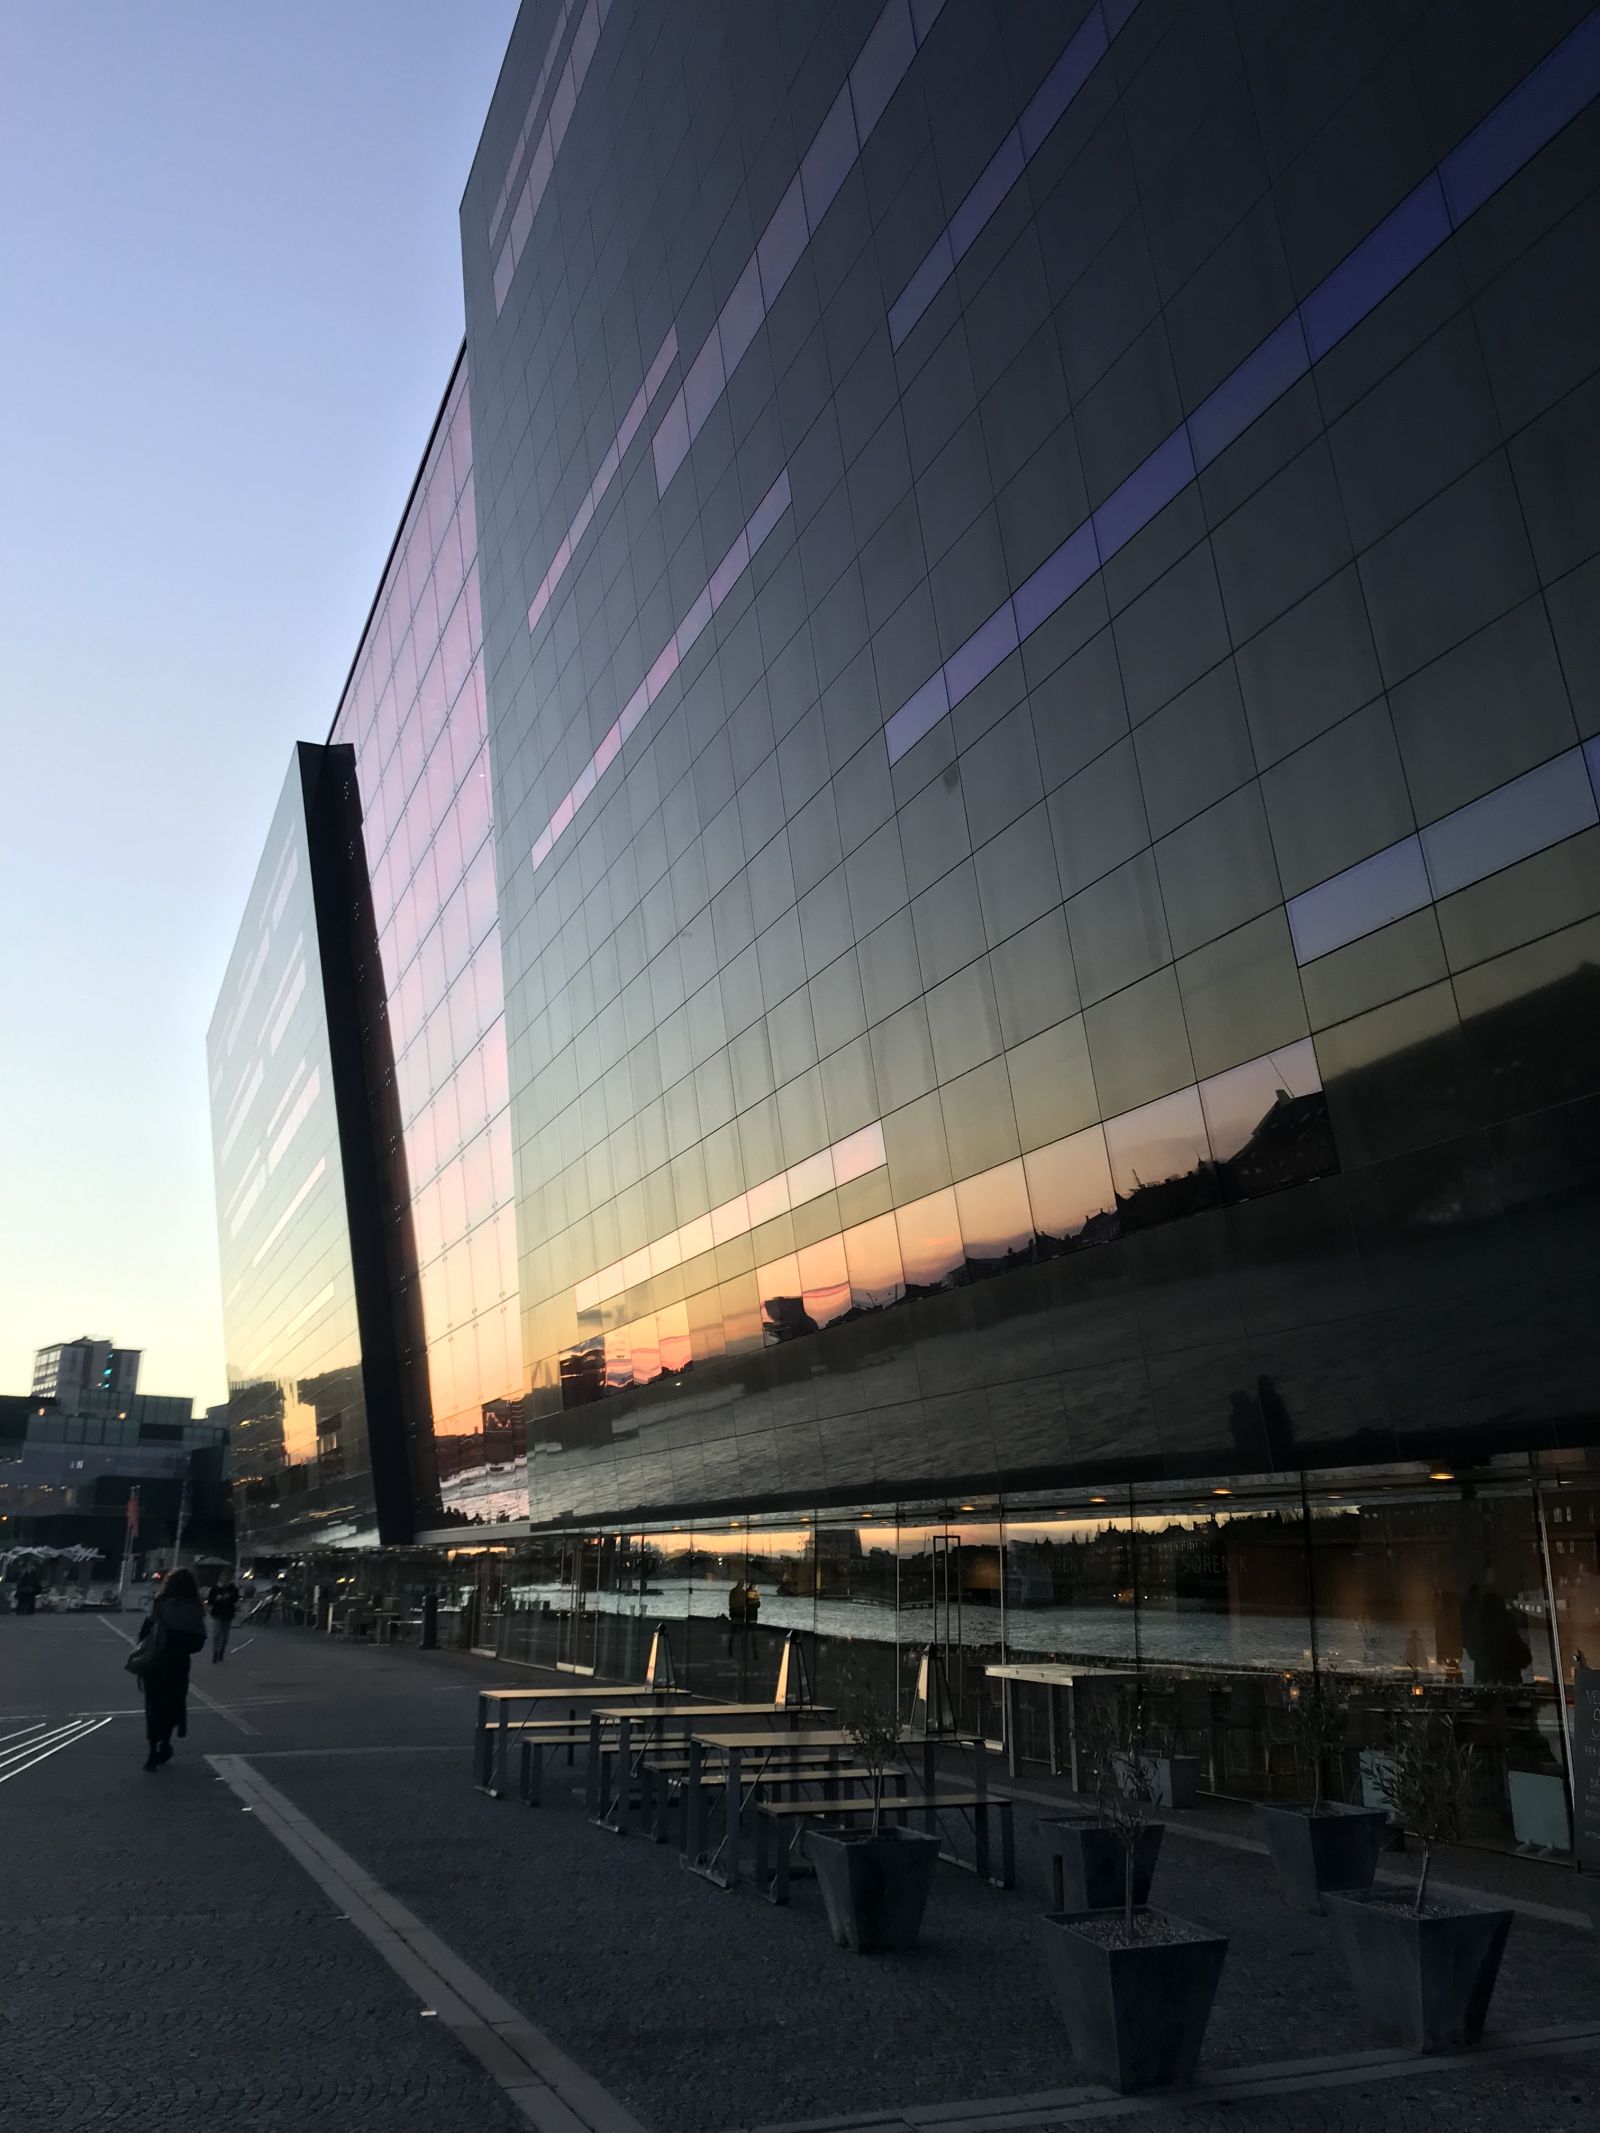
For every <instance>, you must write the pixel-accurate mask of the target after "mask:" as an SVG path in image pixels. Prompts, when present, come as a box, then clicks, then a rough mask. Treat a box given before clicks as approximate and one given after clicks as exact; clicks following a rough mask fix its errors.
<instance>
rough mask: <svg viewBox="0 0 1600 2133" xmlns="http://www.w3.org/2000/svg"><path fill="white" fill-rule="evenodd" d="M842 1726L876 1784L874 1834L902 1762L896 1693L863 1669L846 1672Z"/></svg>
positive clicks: (842, 1688)
mask: <svg viewBox="0 0 1600 2133" xmlns="http://www.w3.org/2000/svg"><path fill="white" fill-rule="evenodd" d="M839 1726H840V1730H841V1731H842V1732H843V1733H844V1735H845V1736H846V1738H847V1739H848V1740H849V1742H850V1745H851V1747H852V1748H853V1749H854V1750H855V1752H856V1756H857V1758H858V1760H859V1761H860V1764H861V1767H862V1769H863V1770H865V1771H866V1773H867V1775H868V1777H869V1778H870V1779H871V1781H872V1834H873V1835H874V1836H877V1835H878V1833H879V1831H880V1829H881V1828H882V1826H883V1787H884V1781H885V1779H886V1778H887V1777H888V1774H889V1772H890V1770H892V1769H893V1767H894V1765H895V1764H896V1763H897V1762H898V1761H899V1759H900V1714H899V1711H898V1709H897V1707H896V1703H895V1698H894V1695H893V1692H892V1691H885V1690H884V1689H883V1688H882V1687H881V1686H880V1685H879V1683H878V1682H877V1681H876V1680H875V1679H874V1678H873V1677H872V1676H871V1675H870V1674H867V1673H866V1672H864V1671H863V1670H862V1669H861V1668H860V1667H849V1668H847V1669H846V1671H845V1674H844V1678H843V1680H842V1681H841V1683H840V1688H839Z"/></svg>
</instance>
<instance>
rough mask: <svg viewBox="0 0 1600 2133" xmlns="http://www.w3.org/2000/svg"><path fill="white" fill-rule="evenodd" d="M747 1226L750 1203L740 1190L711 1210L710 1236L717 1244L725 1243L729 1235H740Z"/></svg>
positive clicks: (748, 1224) (748, 1223)
mask: <svg viewBox="0 0 1600 2133" xmlns="http://www.w3.org/2000/svg"><path fill="white" fill-rule="evenodd" d="M749 1227H750V1203H749V1200H748V1199H747V1198H746V1196H745V1195H744V1194H743V1193H742V1192H741V1193H738V1194H736V1195H735V1196H734V1198H733V1199H731V1200H724V1201H723V1203H722V1205H721V1206H720V1207H714V1208H712V1210H711V1236H712V1240H713V1242H715V1243H717V1244H726V1243H727V1241H728V1239H729V1238H730V1237H742V1236H743V1235H744V1234H745V1232H746V1230H748V1229H749Z"/></svg>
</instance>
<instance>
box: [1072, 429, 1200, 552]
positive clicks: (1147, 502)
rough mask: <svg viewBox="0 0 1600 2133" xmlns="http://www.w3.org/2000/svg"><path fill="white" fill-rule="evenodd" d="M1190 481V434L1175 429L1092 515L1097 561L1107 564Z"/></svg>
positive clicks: (1192, 475) (1192, 468) (1191, 470)
mask: <svg viewBox="0 0 1600 2133" xmlns="http://www.w3.org/2000/svg"><path fill="white" fill-rule="evenodd" d="M1193 480H1194V454H1193V452H1192V451H1191V450H1190V449H1189V432H1188V431H1187V430H1186V429H1181V428H1180V429H1175V430H1174V431H1173V433H1172V435H1171V436H1170V437H1168V438H1167V439H1166V441H1165V442H1164V443H1162V444H1158V445H1157V446H1156V448H1155V450H1154V451H1153V452H1152V453H1151V454H1150V457H1149V458H1148V459H1147V460H1145V461H1144V463H1143V464H1142V465H1141V466H1137V467H1135V468H1134V470H1133V472H1132V473H1131V474H1130V475H1129V476H1128V478H1127V480H1126V481H1125V482H1123V483H1122V485H1121V487H1120V488H1117V489H1113V490H1112V492H1111V494H1110V495H1109V496H1108V497H1107V498H1106V500H1105V502H1104V503H1103V504H1102V505H1101V506H1100V508H1099V510H1098V511H1097V512H1096V513H1095V515H1094V537H1095V541H1096V544H1097V545H1098V547H1099V550H1100V560H1101V561H1102V562H1103V563H1108V562H1109V561H1110V560H1111V558H1112V557H1113V556H1114V555H1115V554H1116V552H1117V550H1118V549H1119V548H1121V547H1123V546H1124V545H1125V544H1126V543H1127V542H1129V541H1131V540H1132V539H1133V536H1134V535H1135V534H1136V533H1138V532H1140V531H1141V530H1142V529H1143V528H1144V527H1146V526H1148V525H1149V523H1150V521H1151V520H1152V519H1153V518H1154V517H1155V515H1156V513H1157V512H1158V511H1160V510H1161V509H1163V508H1164V506H1166V505H1167V504H1170V503H1171V501H1172V499H1173V498H1174V497H1175V496H1176V495H1177V494H1178V492H1179V491H1180V490H1181V489H1185V488H1187V487H1188V485H1189V483H1190V482H1191V481H1193Z"/></svg>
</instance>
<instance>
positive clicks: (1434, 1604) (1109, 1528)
mask: <svg viewBox="0 0 1600 2133" xmlns="http://www.w3.org/2000/svg"><path fill="white" fill-rule="evenodd" d="M1541 1533H1542V1534H1543V1540H1541ZM504 1562H505V1565H506V1567H505V1570H504V1573H503V1576H502V1587H503V1595H504V1608H505V1612H504V1613H503V1614H502V1616H501V1617H500V1624H499V1637H498V1643H499V1649H500V1652H501V1654H502V1656H505V1657H509V1658H516V1659H520V1660H525V1661H528V1660H531V1661H535V1662H538V1663H542V1664H545V1665H556V1666H576V1667H579V1668H583V1669H593V1670H594V1671H595V1672H597V1673H599V1674H600V1675H602V1676H606V1675H611V1676H616V1677H618V1678H626V1677H633V1678H637V1677H638V1675H639V1674H640V1673H641V1672H642V1670H643V1668H644V1666H645V1664H646V1660H647V1657H648V1651H649V1644H650V1638H651V1636H652V1634H653V1632H654V1631H655V1630H656V1629H657V1628H664V1629H665V1630H666V1632H667V1636H668V1641H669V1643H670V1646H671V1650H672V1656H673V1661H674V1664H675V1667H676V1671H677V1677H678V1679H679V1681H680V1682H681V1683H683V1684H685V1685H686V1686H688V1687H690V1688H693V1689H694V1690H696V1691H698V1692H700V1693H702V1694H711V1695H716V1696H718V1697H719V1698H722V1697H726V1698H729V1699H738V1700H762V1699H765V1698H767V1697H769V1696H771V1695H773V1694H774V1693H775V1690H776V1687H777V1683H778V1679H779V1672H780V1668H781V1666H782V1663H783V1656H784V1649H785V1643H786V1640H787V1639H788V1638H789V1636H790V1633H791V1632H798V1633H799V1634H798V1636H797V1638H796V1640H795V1641H796V1643H797V1645H798V1647H799V1651H800V1654H801V1656H802V1657H803V1661H804V1666H805V1678H806V1680H807V1682H808V1683H809V1685H810V1687H811V1690H812V1692H813V1693H814V1694H815V1695H816V1696H817V1697H818V1698H819V1699H820V1700H823V1701H827V1702H837V1701H838V1699H839V1697H840V1695H841V1693H844V1692H846V1691H847V1690H848V1689H849V1688H850V1687H852V1686H855V1685H859V1684H861V1683H863V1682H865V1683H868V1684H870V1685H872V1686H873V1687H875V1688H876V1689H877V1690H878V1691H879V1692H880V1693H882V1694H886V1695H887V1694H890V1693H892V1694H894V1695H895V1696H896V1697H897V1700H898V1704H899V1709H900V1713H901V1717H902V1719H903V1720H906V1721H908V1722H909V1721H912V1720H914V1719H915V1717H916V1716H917V1714H916V1711H915V1708H914V1705H915V1697H916V1694H917V1689H918V1677H919V1671H920V1669H921V1666H922V1663H923V1661H924V1658H925V1657H929V1656H931V1658H932V1660H933V1661H934V1662H935V1675H934V1682H935V1686H936V1687H937V1686H938V1684H939V1682H940V1680H942V1682H943V1684H944V1686H945V1687H946V1688H947V1689H948V1693H949V1700H950V1708H951V1710H952V1711H953V1714H954V1717H955V1721H956V1724H957V1726H958V1728H959V1730H960V1731H961V1732H962V1733H963V1734H966V1735H981V1736H983V1737H985V1738H987V1739H988V1740H989V1741H990V1742H991V1743H992V1744H993V1745H994V1746H996V1747H997V1748H1001V1749H1003V1750H1004V1752H1005V1754H1006V1757H1007V1760H1008V1762H1009V1763H1010V1764H1011V1766H1012V1767H1013V1768H1014V1770H1015V1771H1016V1773H1017V1774H1018V1775H1020V1776H1022V1777H1023V1778H1026V1777H1027V1776H1028V1775H1029V1774H1030V1773H1031V1774H1034V1775H1065V1774H1066V1772H1067V1770H1068V1767H1069V1756H1068V1753H1067V1747H1068V1730H1069V1728H1068V1720H1067V1714H1066V1707H1065V1706H1064V1704H1063V1703H1062V1702H1061V1701H1060V1700H1059V1699H1060V1691H1059V1689H1052V1687H1051V1686H1050V1683H1049V1680H1048V1670H1049V1669H1052V1668H1056V1669H1060V1668H1077V1669H1080V1670H1081V1669H1097V1670H1100V1673H1099V1674H1098V1675H1091V1676H1090V1679H1089V1683H1088V1686H1087V1688H1085V1689H1082V1690H1080V1692H1079V1693H1080V1695H1086V1696H1088V1697H1089V1698H1090V1699H1091V1700H1092V1698H1093V1697H1094V1696H1095V1695H1096V1694H1098V1693H1101V1692H1103V1689H1104V1686H1105V1683H1106V1680H1107V1679H1108V1678H1121V1679H1125V1680H1126V1679H1136V1680H1137V1681H1138V1682H1139V1683H1140V1684H1141V1685H1142V1688H1143V1691H1144V1698H1143V1701H1144V1707H1145V1711H1146V1714H1147V1722H1148V1725H1149V1727H1150V1729H1151V1737H1152V1739H1153V1741H1154V1743H1155V1745H1156V1746H1157V1747H1158V1749H1159V1751H1160V1752H1162V1753H1174V1754H1178V1755H1183V1756H1187V1757H1190V1758H1192V1759H1193V1762H1194V1765H1195V1778H1196V1782H1197V1785H1198V1787H1199V1789H1200V1791H1201V1792H1202V1793H1207V1792H1210V1793H1215V1794H1219V1795H1223V1796H1226V1797H1231V1798H1235V1799H1246V1800H1249V1799H1295V1798H1301V1797H1305V1796H1307V1795H1308V1794H1309V1789H1310V1780H1311V1774H1310V1772H1309V1770H1308V1769H1306V1768H1304V1767H1302V1765H1301V1762H1300V1760H1299V1755H1298V1751H1297V1748H1296V1745H1295V1742H1294V1738H1293V1735H1292V1732H1291V1729H1290V1727H1289V1725H1288V1722H1287V1715H1286V1713H1287V1704H1288V1701H1289V1697H1290V1692H1291V1689H1293V1688H1294V1687H1295V1686H1296V1682H1297V1677H1304V1676H1305V1675H1308V1674H1312V1673H1315V1674H1316V1675H1318V1676H1320V1677H1321V1678H1322V1679H1324V1680H1325V1681H1327V1682H1328V1683H1329V1684H1330V1685H1332V1686H1333V1687H1335V1688H1336V1689H1337V1690H1338V1691H1339V1692H1340V1693H1341V1694H1342V1695H1343V1696H1344V1697H1345V1698H1346V1699H1347V1701H1348V1707H1349V1713H1350V1716H1349V1724H1348V1728H1347V1735H1346V1741H1345V1745H1344V1748H1343V1750H1342V1752H1341V1754H1340V1757H1339V1758H1338V1764H1337V1768H1336V1769H1334V1770H1332V1771H1330V1773H1329V1789H1330V1791H1331V1792H1332V1793H1334V1795H1335V1796H1341V1797H1344V1798H1346V1799H1349V1800H1365V1801H1366V1802H1367V1803H1368V1804H1379V1803H1380V1802H1381V1799H1382V1780H1383V1768H1384V1761H1385V1758H1386V1756H1387V1755H1388V1754H1389V1753H1390V1751H1391V1748H1392V1741H1393V1734H1394V1728H1395V1724H1396V1720H1397V1716H1398V1714H1399V1713H1400V1712H1402V1711H1405V1710H1409V1709H1412V1708H1414V1707H1415V1706H1417V1705H1418V1704H1419V1703H1425V1704H1426V1706H1427V1707H1428V1708H1429V1709H1439V1710H1447V1711H1450V1712H1452V1713H1453V1714H1454V1715H1455V1717H1456V1720H1457V1724H1458V1726H1459V1727H1460V1729H1461V1731H1462V1733H1463V1736H1464V1737H1465V1738H1466V1739H1467V1740H1468V1741H1469V1742H1470V1743H1471V1745H1472V1746H1473V1747H1474V1749H1475V1750H1476V1751H1477V1752H1476V1753H1475V1756H1474V1761H1473V1769H1474V1778H1473V1793H1472V1799H1471V1805H1470V1812H1469V1818H1468V1830H1467V1833H1468V1835H1469V1837H1471V1838H1473V1839H1475V1840H1478V1841H1483V1842H1489V1843H1507V1844H1509V1843H1520V1844H1527V1845H1537V1846H1539V1847H1541V1848H1544V1849H1547V1850H1549V1851H1551V1852H1553V1853H1557V1854H1559V1853H1561V1852H1563V1851H1565V1850H1566V1848H1567V1844H1568V1807H1567V1787H1566V1768H1567V1764H1566V1748H1565V1732H1564V1719H1563V1702H1562V1698H1561V1696H1559V1695H1558V1693H1557V1689H1556V1683H1557V1681H1558V1680H1564V1681H1565V1682H1566V1683H1567V1684H1568V1693H1569V1694H1570V1681H1571V1673H1572V1665H1573V1661H1574V1658H1575V1657H1577V1656H1581V1655H1583V1654H1588V1655H1589V1656H1591V1657H1592V1656H1594V1655H1597V1654H1600V1479H1597V1477H1596V1476H1595V1475H1593V1474H1591V1472H1590V1471H1589V1468H1588V1466H1587V1464H1586V1463H1585V1462H1584V1461H1583V1460H1582V1459H1581V1458H1574V1459H1572V1460H1569V1461H1568V1462H1566V1463H1565V1464H1554V1465H1549V1466H1547V1467H1545V1468H1544V1469H1543V1470H1538V1469H1535V1468H1534V1467H1532V1466H1530V1465H1529V1463H1528V1462H1527V1461H1525V1460H1508V1461H1505V1462H1502V1463H1500V1464H1498V1465H1490V1466H1486V1467H1483V1468H1480V1469H1476V1470H1474V1471H1472V1472H1471V1473H1468V1472H1465V1471H1463V1472H1460V1473H1457V1472H1455V1471H1453V1470H1450V1469H1446V1468H1443V1467H1437V1468H1433V1469H1431V1470H1430V1469H1428V1468H1424V1467H1412V1468H1405V1469H1394V1468H1389V1469H1363V1470H1359V1471H1356V1470H1338V1471H1326V1472H1322V1473H1318V1474H1307V1475H1304V1476H1301V1475H1282V1476H1278V1477H1275V1478H1271V1479H1267V1480H1246V1479H1242V1478H1238V1477H1231V1478H1230V1477H1218V1478H1216V1479H1213V1480H1209V1481H1202V1482H1196V1483H1194V1484H1193V1485H1191V1486H1189V1487H1188V1488H1186V1489H1185V1490H1184V1491H1183V1492H1181V1493H1178V1492H1174V1491H1172V1490H1170V1489H1169V1490H1165V1491H1163V1490H1158V1489H1156V1488H1153V1487H1151V1488H1139V1487H1136V1488H1132V1489H1128V1488H1124V1489H1121V1490H1118V1491H1107V1492H1098V1491H1097V1492H1086V1493H1084V1494H1082V1495H1080V1496H1076V1497H1073V1498H1071V1499H1070V1500H1069V1499H1065V1498H1061V1499H1048V1500H1047V1499H1045V1498H1042V1497H1041V1498H1039V1499H1038V1500H1029V1499H1016V1500H1012V1501H1009V1502H1008V1503H1007V1504H1005V1505H1004V1506H994V1505H988V1504H984V1503H981V1502H978V1501H972V1502H968V1503H961V1504H952V1505H949V1506H945V1507H935V1506H922V1505H903V1506H900V1507H895V1506H893V1505H879V1506H874V1507H871V1508H864V1509H859V1510H855V1511H819V1512H818V1513H816V1514H815V1516H808V1517H801V1516H795V1515H791V1516H789V1517H788V1518H787V1519H785V1520H784V1521H783V1522H782V1523H779V1522H778V1521H777V1520H773V1521H770V1522H762V1521H753V1520H745V1519H734V1520H727V1519H718V1520H712V1521H703V1522H699V1523H695V1522H685V1523H683V1524H681V1525H677V1526H674V1527H672V1528H670V1529H667V1530H662V1531H657V1532H646V1533H640V1532H627V1533H624V1532H605V1533H594V1532H589V1533H571V1534H565V1535H560V1536H544V1537H541V1538H536V1539H534V1540H531V1541H528V1542H521V1543H516V1544H514V1545H513V1546H512V1547H510V1548H509V1549H508V1550H506V1551H505V1554H504ZM1552 1602H1553V1607H1554V1611H1553V1612H1552ZM1002 1666H1003V1667H1006V1668H1007V1669H1009V1670H1012V1672H1013V1675H1014V1676H1015V1675H1016V1674H1017V1672H1018V1670H1020V1674H1021V1677H1022V1678H1013V1679H1011V1680H1010V1681H1009V1682H1007V1683H1006V1684H1005V1693H1004V1694H1002V1683H1001V1679H1000V1677H999V1676H998V1675H997V1674H995V1673H994V1672H993V1671H992V1669H995V1668H999V1667H1002ZM1032 1672H1039V1673H1040V1676H1041V1678H1039V1679H1037V1680H1030V1679H1028V1678H1027V1676H1028V1675H1029V1674H1030V1673H1032Z"/></svg>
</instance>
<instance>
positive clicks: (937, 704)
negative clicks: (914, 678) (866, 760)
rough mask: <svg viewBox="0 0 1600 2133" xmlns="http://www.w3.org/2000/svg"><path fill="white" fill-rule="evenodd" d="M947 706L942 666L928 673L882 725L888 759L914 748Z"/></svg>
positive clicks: (899, 756) (948, 702)
mask: <svg viewBox="0 0 1600 2133" xmlns="http://www.w3.org/2000/svg"><path fill="white" fill-rule="evenodd" d="M949 709H950V699H949V697H948V696H947V695H946V694H945V684H944V668H943V667H941V668H940V669H939V671H938V673H937V674H931V675H929V677H928V679H927V680H926V681H925V682H924V683H923V684H922V687H921V688H920V689H919V690H918V691H917V693H916V695H915V696H913V697H912V698H911V699H910V700H909V702H907V703H903V704H902V705H901V706H900V708H899V710H898V711H896V712H895V713H894V715H893V717H892V718H890V719H889V721H888V723H887V724H886V725H885V726H884V729H883V736H884V739H885V741H886V742H887V743H888V747H889V760H890V762H891V763H898V762H899V760H900V758H901V757H902V756H903V755H905V754H906V753H907V752H908V751H909V750H910V749H912V748H914V747H915V746H916V744H917V742H918V741H920V740H921V739H922V737H923V735H924V734H925V733H931V732H932V731H933V729H934V727H935V726H937V725H938V723H939V721H940V719H942V718H943V717H944V716H945V715H946V713H947V712H948V711H949Z"/></svg>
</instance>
